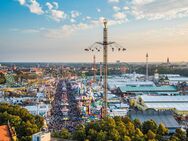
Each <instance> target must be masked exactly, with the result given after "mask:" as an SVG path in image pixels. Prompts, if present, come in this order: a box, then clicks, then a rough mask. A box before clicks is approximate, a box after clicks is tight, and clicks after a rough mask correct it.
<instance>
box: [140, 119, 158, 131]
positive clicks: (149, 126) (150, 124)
mask: <svg viewBox="0 0 188 141" xmlns="http://www.w3.org/2000/svg"><path fill="white" fill-rule="evenodd" d="M149 130H151V131H152V132H154V133H156V132H157V124H156V123H155V121H153V120H148V121H145V122H144V123H143V125H142V131H143V133H144V134H146V133H147V132H148V131H149Z"/></svg>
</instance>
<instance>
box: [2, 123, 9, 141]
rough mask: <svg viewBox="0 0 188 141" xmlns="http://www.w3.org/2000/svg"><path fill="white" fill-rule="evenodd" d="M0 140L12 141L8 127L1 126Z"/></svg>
mask: <svg viewBox="0 0 188 141" xmlns="http://www.w3.org/2000/svg"><path fill="white" fill-rule="evenodd" d="M0 137H1V138H0V140H2V141H11V135H10V132H9V129H8V125H1V126H0Z"/></svg>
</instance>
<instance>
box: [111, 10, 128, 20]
mask: <svg viewBox="0 0 188 141" xmlns="http://www.w3.org/2000/svg"><path fill="white" fill-rule="evenodd" d="M113 17H114V19H115V20H124V19H126V17H127V16H126V14H124V13H123V12H117V13H115V14H114V15H113Z"/></svg>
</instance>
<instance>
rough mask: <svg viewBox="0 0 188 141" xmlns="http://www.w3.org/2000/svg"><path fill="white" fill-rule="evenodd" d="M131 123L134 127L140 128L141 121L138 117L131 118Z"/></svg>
mask: <svg viewBox="0 0 188 141" xmlns="http://www.w3.org/2000/svg"><path fill="white" fill-rule="evenodd" d="M133 124H134V126H135V127H136V128H139V129H142V123H141V121H140V120H139V119H137V118H136V119H134V120H133Z"/></svg>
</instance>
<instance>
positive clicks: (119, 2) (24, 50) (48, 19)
mask: <svg viewBox="0 0 188 141" xmlns="http://www.w3.org/2000/svg"><path fill="white" fill-rule="evenodd" d="M104 19H107V20H108V35H109V41H115V42H116V43H118V44H119V45H121V46H122V47H124V48H126V49H127V50H126V51H125V52H118V51H115V52H111V49H110V48H109V54H108V60H109V62H115V61H116V60H120V61H121V62H143V61H145V56H146V53H148V54H149V61H151V62H165V61H166V60H167V57H169V58H170V61H171V62H181V61H185V62H186V61H188V52H187V50H188V0H0V50H1V51H0V62H92V61H93V60H92V59H93V55H96V61H97V62H101V61H102V55H103V54H102V50H101V52H85V51H84V49H85V48H88V47H90V46H91V45H92V44H93V43H95V42H97V41H102V40H103V24H102V23H103V20H104Z"/></svg>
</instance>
